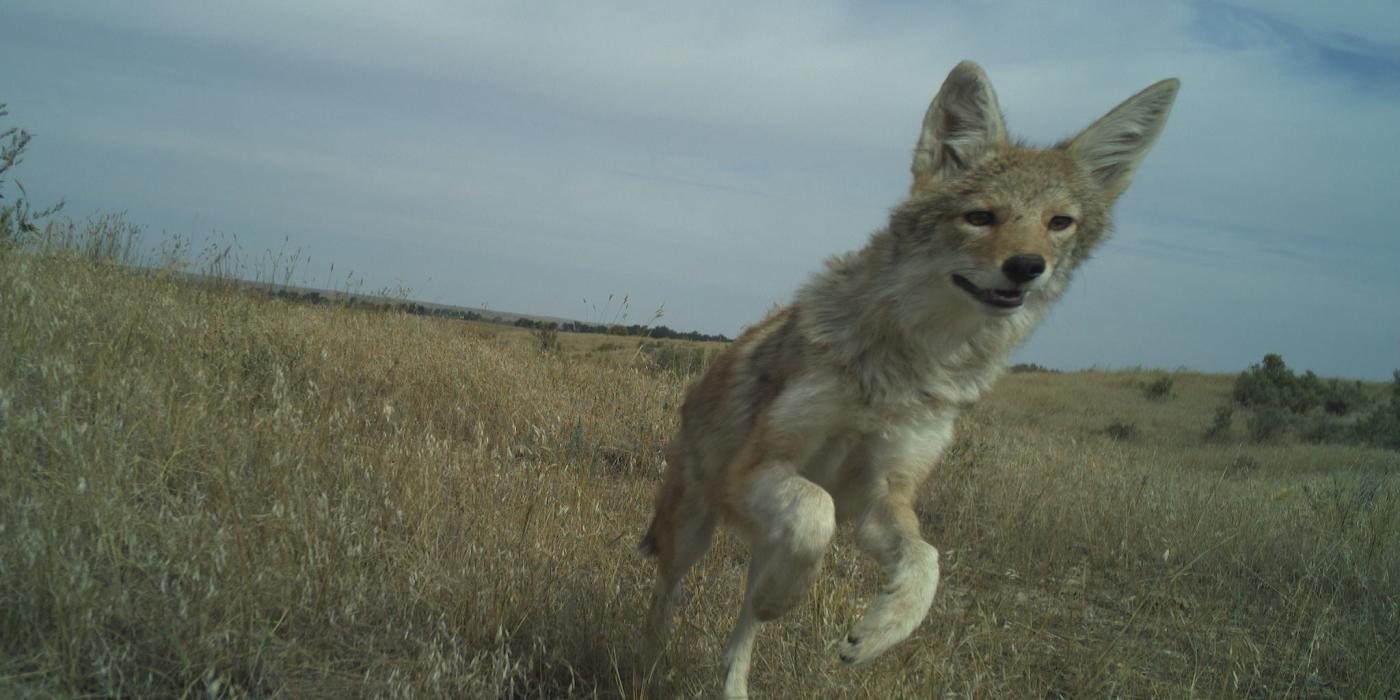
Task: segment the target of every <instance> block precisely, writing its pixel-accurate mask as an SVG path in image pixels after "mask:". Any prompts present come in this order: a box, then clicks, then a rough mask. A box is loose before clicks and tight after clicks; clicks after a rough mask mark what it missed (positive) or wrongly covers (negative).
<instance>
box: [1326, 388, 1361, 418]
mask: <svg viewBox="0 0 1400 700" xmlns="http://www.w3.org/2000/svg"><path fill="white" fill-rule="evenodd" d="M1366 403H1367V396H1366V390H1365V389H1364V388H1362V386H1361V382H1342V381H1338V380H1336V379H1333V380H1331V381H1329V382H1327V384H1326V386H1325V387H1323V389H1322V408H1323V410H1325V411H1327V412H1328V413H1330V414H1332V415H1334V416H1345V415H1347V414H1349V413H1352V412H1353V411H1356V410H1357V409H1359V408H1361V407H1362V406H1364V405H1366Z"/></svg>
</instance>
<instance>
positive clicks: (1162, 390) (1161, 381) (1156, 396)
mask: <svg viewBox="0 0 1400 700" xmlns="http://www.w3.org/2000/svg"><path fill="white" fill-rule="evenodd" d="M1173 384H1175V382H1173V381H1172V378H1171V377H1168V376H1165V375H1163V376H1161V377H1158V378H1157V379H1156V380H1155V381H1151V382H1148V383H1147V384H1145V385H1143V387H1142V395H1143V396H1146V397H1147V400H1148V401H1163V400H1166V399H1170V398H1172V397H1173V396H1175V394H1173V393H1172V385H1173Z"/></svg>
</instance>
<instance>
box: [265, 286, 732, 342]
mask: <svg viewBox="0 0 1400 700" xmlns="http://www.w3.org/2000/svg"><path fill="white" fill-rule="evenodd" d="M269 295H270V296H273V297H276V298H278V299H282V300H285V301H293V302H300V303H303V304H327V303H337V304H339V303H343V304H345V305H346V306H348V307H352V308H356V309H369V310H372V311H397V312H399V313H405V314H413V315H415V316H434V317H437V318H455V319H458V320H462V321H482V322H485V323H499V324H502V325H509V326H515V327H517V328H527V329H530V330H551V331H563V332H565V333H601V334H606V335H623V336H637V337H644V338H663V339H664V338H670V339H675V340H694V341H716V342H721V343H727V342H729V338H727V337H725V336H724V335H722V334H717V335H710V334H707V333H698V332H696V331H677V330H672V329H670V328H667V327H666V326H643V325H641V324H636V323H634V324H632V325H628V326H624V325H622V324H612V325H605V324H601V323H583V322H581V321H565V322H563V323H559V322H557V321H536V320H535V319H532V318H524V317H520V318H516V319H515V320H513V321H511V320H507V319H504V318H501V317H500V316H487V315H485V314H481V313H478V312H476V311H468V310H465V309H454V308H448V307H443V306H435V307H428V306H424V305H422V304H419V303H416V302H411V301H373V300H369V299H365V298H363V297H357V296H346V297H345V298H344V300H343V301H342V300H341V299H336V298H331V297H328V296H326V295H324V294H322V293H320V292H318V291H314V290H309V291H304V292H303V291H298V290H295V289H278V290H276V291H272V292H269Z"/></svg>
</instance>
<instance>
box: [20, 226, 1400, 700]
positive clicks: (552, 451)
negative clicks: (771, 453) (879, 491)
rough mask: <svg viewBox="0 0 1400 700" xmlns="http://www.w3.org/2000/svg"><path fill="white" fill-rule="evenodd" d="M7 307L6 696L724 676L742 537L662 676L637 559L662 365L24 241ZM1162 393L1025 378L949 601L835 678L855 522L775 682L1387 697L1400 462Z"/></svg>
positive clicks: (558, 688) (1207, 382) (520, 693)
mask: <svg viewBox="0 0 1400 700" xmlns="http://www.w3.org/2000/svg"><path fill="white" fill-rule="evenodd" d="M99 257H100V256H99ZM0 299H3V303H0V464H2V465H3V467H2V468H0V503H3V504H4V505H3V506H0V649H3V653H2V654H0V694H4V695H18V696H33V697H45V696H50V697H76V696H130V697H150V696H186V695H204V696H211V697H247V696H256V697H268V696H280V697H320V696H344V695H349V696H356V697H359V696H390V697H412V696H430V697H440V696H448V697H589V696H606V697H613V696H629V697H632V696H643V695H651V696H654V697H692V696H697V695H705V694H710V693H712V692H713V691H714V690H715V688H716V681H717V680H718V675H719V668H718V666H719V655H720V652H721V650H722V648H723V644H724V638H725V636H726V635H727V633H728V630H729V626H730V625H731V624H732V621H733V618H734V615H735V613H736V612H737V607H738V601H739V594H740V585H741V578H742V571H743V566H744V559H743V548H742V546H741V545H739V544H738V543H736V542H734V541H733V540H732V539H730V538H728V537H722V538H721V541H720V542H719V543H718V546H717V547H716V551H715V552H713V553H711V555H710V556H709V557H708V558H707V559H706V560H705V561H704V562H703V563H702V564H701V565H700V566H699V567H698V570H697V571H696V573H695V574H693V575H692V578H691V579H690V580H689V581H688V584H689V585H688V590H689V593H688V594H687V597H686V600H685V602H684V604H683V605H682V608H681V610H679V611H678V619H679V624H678V625H677V629H676V632H675V637H674V638H673V640H672V642H673V643H672V647H671V650H670V652H669V653H668V655H667V656H666V658H665V660H664V664H663V666H662V667H661V668H660V669H658V670H657V672H656V673H655V674H654V675H651V676H650V677H648V676H647V674H645V673H644V671H645V670H644V669H640V668H638V666H637V664H638V663H639V659H640V653H639V651H638V650H637V649H636V648H635V647H636V639H637V629H638V625H639V623H640V618H641V612H642V609H643V607H644V605H645V601H646V591H647V590H648V587H649V585H650V570H649V568H648V563H647V562H645V561H644V560H642V559H640V558H638V557H637V556H636V555H635V554H634V553H633V547H634V545H635V543H636V539H637V537H638V536H639V535H640V533H641V531H642V529H643V527H644V525H645V522H646V518H647V516H648V511H649V498H650V493H651V489H652V488H653V487H654V484H655V481H656V479H657V469H658V463H659V459H660V446H661V444H662V443H663V441H664V440H665V439H666V438H667V434H668V432H669V430H670V429H671V428H672V426H673V424H674V420H675V417H674V416H675V405H676V402H677V401H678V399H679V397H680V395H681V391H682V389H683V383H684V378H683V377H680V376H677V374H676V373H675V372H672V371H666V370H658V369H657V368H656V367H655V365H654V363H651V362H649V361H648V358H647V357H645V356H644V355H642V354H641V353H636V352H632V353H630V354H628V355H627V356H626V357H625V358H623V359H622V360H618V359H599V358H597V357H594V356H591V355H587V354H583V353H570V352H541V351H540V350H539V348H538V343H535V342H533V340H532V339H531V338H530V337H529V336H528V335H525V334H513V333H504V332H502V333H495V332H491V331H482V330H481V329H480V327H478V326H474V325H470V324H463V323H459V322H453V321H442V320H434V319H427V318H422V317H415V316H407V315H399V314H382V313H369V312H361V311H353V310H348V309H344V308H335V307H328V306H315V307H311V306H296V305H288V304H286V303H282V302H278V301H273V300H268V299H262V298H254V297H251V296H247V295H243V294H240V293H238V292H237V291H236V290H235V289H232V288H230V287H227V286H207V285H206V286H198V285H194V286H192V285H190V284H189V283H188V282H183V281H180V280H178V279H177V278H175V277H171V276H162V275H135V274H131V273H130V272H127V271H125V270H124V269H123V268H121V267H119V266H116V265H113V264H110V263H104V262H101V261H100V260H98V261H93V260H89V259H87V258H85V257H84V256H82V255H72V254H65V253H62V252H52V251H51V252H48V253H45V254H42V255H40V254H33V253H24V252H20V251H18V250H14V249H4V248H0ZM628 358H630V359H628ZM1145 376H1147V375H1145V374H1137V373H1079V374H1068V375H1049V374H1018V375H1011V376H1008V377H1007V378H1006V379H1005V380H1003V382H1002V384H1001V385H1000V386H999V387H998V388H997V389H996V391H995V392H993V394H992V395H991V396H990V397H988V398H987V399H986V400H985V401H984V402H983V404H982V405H981V406H979V407H978V408H977V409H976V410H974V411H973V412H972V413H971V414H970V415H968V416H967V417H966V418H965V420H964V422H963V424H962V426H961V428H960V430H959V437H958V440H957V443H956V445H955V446H954V448H953V449H952V450H951V452H950V453H949V454H948V455H947V457H946V459H945V460H944V463H943V464H942V466H940V467H939V470H938V472H937V477H936V478H935V479H934V480H933V482H932V483H931V484H930V487H929V488H928V490H927V492H926V493H925V497H924V502H923V504H922V506H921V511H922V513H923V514H924V525H925V531H926V533H927V535H928V536H929V539H930V540H931V541H933V542H934V543H935V544H936V545H938V546H939V547H940V549H941V550H942V552H943V563H944V567H943V568H944V577H943V580H944V584H943V588H942V590H941V591H940V593H939V595H938V598H937V599H936V602H935V606H934V610H933V612H932V614H931V615H930V617H929V619H928V620H927V621H926V622H925V623H924V624H923V625H922V626H921V627H920V628H919V629H918V630H917V631H916V633H915V635H914V636H913V637H912V638H911V639H910V640H909V641H908V642H906V643H904V644H903V645H901V646H899V647H897V648H896V649H895V650H894V651H892V652H891V653H890V654H888V655H887V657H886V658H884V659H882V660H881V661H879V662H877V663H875V664H873V665H872V666H871V667H869V668H865V669H858V670H850V669H846V668H843V667H840V665H839V664H837V663H836V662H835V661H834V647H833V645H834V641H835V640H837V639H839V638H840V636H841V635H842V634H843V633H844V631H845V627H846V625H848V624H849V623H850V621H851V620H853V619H854V617H855V616H856V615H857V613H858V612H859V610H860V607H861V605H862V604H863V601H864V600H865V599H866V598H867V597H868V596H870V595H871V594H872V593H873V592H874V591H875V588H876V586H877V583H878V582H877V581H876V579H875V577H874V572H873V570H872V567H871V566H870V565H869V563H868V562H866V561H864V560H863V559H862V558H861V557H860V556H858V555H857V554H856V553H855V552H854V549H853V547H852V545H851V543H850V539H849V537H848V536H846V535H842V536H839V537H838V540H837V543H836V545H835V546H834V549H833V551H832V553H831V555H830V556H829V558H828V561H827V564H828V565H827V573H826V574H825V575H824V576H823V577H822V578H821V579H820V580H819V582H818V583H817V584H816V586H815V587H814V589H813V590H812V592H811V595H810V597H809V600H808V601H807V602H806V603H805V604H804V605H801V606H800V607H799V609H798V610H797V611H796V612H795V613H794V614H792V615H790V616H788V617H787V618H784V619H783V620H782V621H780V622H778V623H775V624H773V625H770V626H769V627H768V628H767V629H765V631H764V633H763V634H762V635H761V638H760V642H759V646H758V650H757V656H756V659H755V668H754V674H753V691H754V693H755V695H761V696H763V697H838V696H840V697H846V696H850V697H871V698H886V697H916V696H917V697H928V696H935V695H937V696H976V697H1032V696H1036V697H1060V696H1066V697H1101V696H1129V697H1148V696H1173V697H1179V696H1204V697H1240V696H1245V697H1329V696H1330V697H1393V696H1394V695H1395V694H1396V693H1397V692H1400V677H1397V675H1396V674H1397V672H1396V668H1395V665H1394V664H1393V661H1392V659H1393V658H1395V657H1396V655H1397V653H1400V647H1397V644H1398V643H1400V633H1397V630H1400V619H1397V618H1398V617H1400V597H1398V596H1397V594H1398V593H1400V543H1398V542H1397V538H1396V535H1395V533H1396V532H1397V530H1400V485H1397V458H1396V454H1395V453H1394V452H1387V451H1381V450H1374V449H1363V448H1355V447H1339V446H1331V447H1316V446H1306V445H1281V446H1257V445H1251V444H1247V443H1245V442H1242V441H1230V442H1225V443H1219V442H1213V443H1207V442H1205V441H1203V440H1202V438H1201V435H1202V434H1203V432H1204V431H1205V430H1206V428H1207V427H1208V424H1209V423H1210V418H1211V412H1212V410H1213V408H1214V406H1215V405H1216V404H1217V403H1218V402H1219V401H1220V400H1221V397H1223V396H1227V395H1228V392H1229V379H1228V378H1221V377H1209V376H1200V375H1191V374H1186V373H1176V374H1174V375H1173V376H1174V377H1175V382H1174V386H1175V389H1174V392H1175V394H1176V398H1172V399H1169V400H1164V401H1148V400H1146V399H1145V398H1143V393H1142V389H1141V384H1142V381H1143V378H1144V377H1145ZM1113 423H1124V424H1128V423H1130V424H1132V425H1133V426H1134V428H1135V429H1134V431H1133V432H1132V435H1130V436H1122V437H1124V438H1125V439H1114V438H1113V437H1112V436H1110V435H1109V434H1107V433H1106V432H1105V430H1104V429H1105V427H1106V426H1108V425H1110V424H1113Z"/></svg>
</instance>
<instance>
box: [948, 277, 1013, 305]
mask: <svg viewBox="0 0 1400 700" xmlns="http://www.w3.org/2000/svg"><path fill="white" fill-rule="evenodd" d="M953 284H956V285H958V286H959V287H961V288H962V289H963V291H965V292H967V293H968V294H971V295H972V297H973V298H974V299H976V300H977V301H980V302H982V303H983V304H986V305H988V306H994V307H996V308H998V309H1015V308H1020V306H1021V304H1024V303H1026V292H1025V291H1024V290H1020V289H983V288H981V287H979V286H977V285H975V284H973V283H972V281H971V280H969V279H968V278H966V277H963V276H962V275H953Z"/></svg>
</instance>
